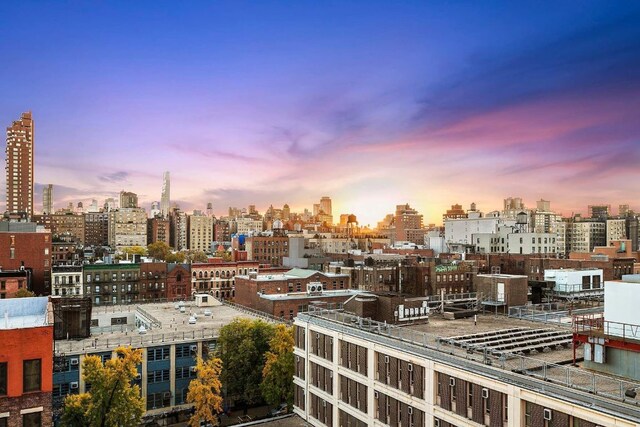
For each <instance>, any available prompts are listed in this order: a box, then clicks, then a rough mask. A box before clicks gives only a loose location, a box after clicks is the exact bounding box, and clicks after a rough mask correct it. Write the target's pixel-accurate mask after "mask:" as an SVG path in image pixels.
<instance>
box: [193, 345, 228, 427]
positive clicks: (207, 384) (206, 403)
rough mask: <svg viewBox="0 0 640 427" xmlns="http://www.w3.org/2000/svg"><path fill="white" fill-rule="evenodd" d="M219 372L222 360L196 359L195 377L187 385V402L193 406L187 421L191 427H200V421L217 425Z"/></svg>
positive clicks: (219, 402) (219, 403) (219, 405)
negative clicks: (193, 409) (191, 413)
mask: <svg viewBox="0 0 640 427" xmlns="http://www.w3.org/2000/svg"><path fill="white" fill-rule="evenodd" d="M221 372H222V360H220V359H219V358H217V357H212V358H210V359H209V360H207V361H203V360H202V359H201V358H198V360H197V364H196V373H197V376H196V378H195V379H193V380H191V382H190V383H189V392H188V393H187V402H188V403H193V404H194V406H195V412H194V414H193V415H192V416H191V418H190V419H189V425H190V426H191V427H200V422H201V421H206V422H207V423H208V424H211V425H214V426H217V425H218V414H219V413H221V412H222V396H221V395H220V390H221V389H222V383H221V382H220V373H221Z"/></svg>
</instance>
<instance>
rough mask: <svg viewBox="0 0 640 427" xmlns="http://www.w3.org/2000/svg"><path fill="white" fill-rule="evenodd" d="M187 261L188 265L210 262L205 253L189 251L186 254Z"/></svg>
mask: <svg viewBox="0 0 640 427" xmlns="http://www.w3.org/2000/svg"><path fill="white" fill-rule="evenodd" d="M185 261H186V262H188V263H192V262H207V261H209V257H207V254H206V253H204V252H203V251H187V253H186V254H185Z"/></svg>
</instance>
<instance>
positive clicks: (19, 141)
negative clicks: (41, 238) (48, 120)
mask: <svg viewBox="0 0 640 427" xmlns="http://www.w3.org/2000/svg"><path fill="white" fill-rule="evenodd" d="M33 134H34V129H33V118H32V116H31V112H27V113H22V116H21V117H20V120H16V121H14V122H13V123H12V124H11V126H9V127H8V128H7V148H6V152H5V153H6V156H5V158H6V162H7V163H6V174H7V175H6V178H7V180H6V182H7V206H6V208H7V211H8V212H9V213H26V214H27V215H28V216H29V217H32V216H33Z"/></svg>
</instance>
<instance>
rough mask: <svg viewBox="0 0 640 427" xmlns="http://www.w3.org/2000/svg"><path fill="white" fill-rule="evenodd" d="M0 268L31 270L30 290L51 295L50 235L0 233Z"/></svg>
mask: <svg viewBox="0 0 640 427" xmlns="http://www.w3.org/2000/svg"><path fill="white" fill-rule="evenodd" d="M0 266H2V268H3V269H5V270H19V269H20V267H22V266H23V267H24V268H25V269H28V270H31V274H32V276H31V290H32V291H33V292H35V294H36V295H49V294H50V293H51V233H50V232H41V233H38V232H36V233H30V232H11V231H7V232H0Z"/></svg>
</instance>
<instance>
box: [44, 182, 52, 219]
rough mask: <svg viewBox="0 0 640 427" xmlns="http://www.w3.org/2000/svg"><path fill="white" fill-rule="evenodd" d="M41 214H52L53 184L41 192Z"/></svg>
mask: <svg viewBox="0 0 640 427" xmlns="http://www.w3.org/2000/svg"><path fill="white" fill-rule="evenodd" d="M42 213H43V214H45V215H49V214H52V213H53V184H49V185H47V186H46V187H44V189H43V190H42Z"/></svg>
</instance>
